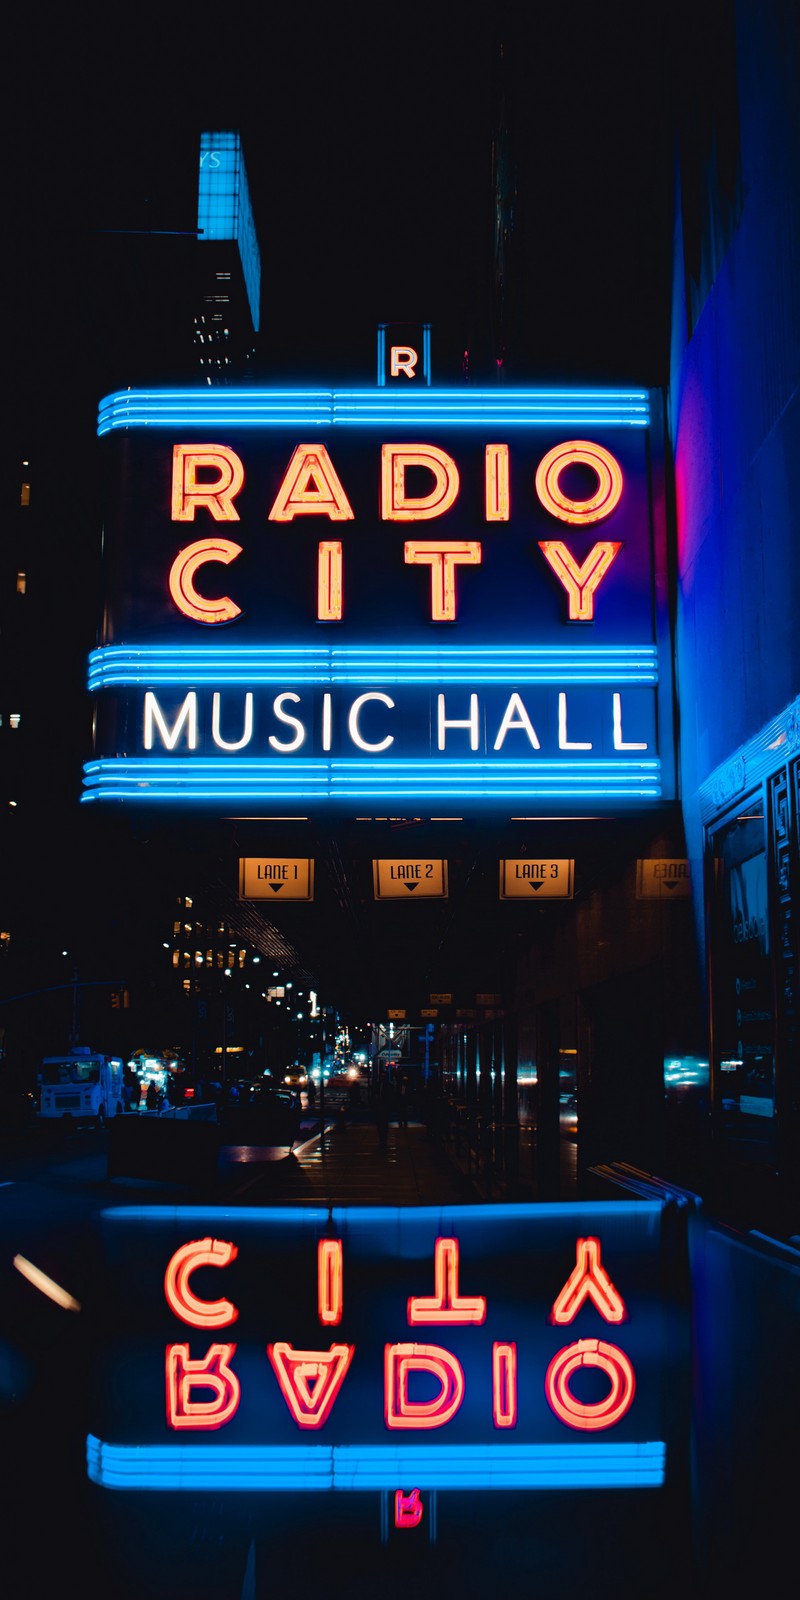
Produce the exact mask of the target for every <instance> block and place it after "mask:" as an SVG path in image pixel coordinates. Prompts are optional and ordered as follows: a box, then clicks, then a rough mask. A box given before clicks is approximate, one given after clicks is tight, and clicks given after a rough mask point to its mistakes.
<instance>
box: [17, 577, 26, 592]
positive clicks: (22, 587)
mask: <svg viewBox="0 0 800 1600" xmlns="http://www.w3.org/2000/svg"><path fill="white" fill-rule="evenodd" d="M27 586H28V579H27V574H26V573H24V572H18V573H17V594H24V593H25V591H26V589H27Z"/></svg>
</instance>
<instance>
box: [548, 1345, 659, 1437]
mask: <svg viewBox="0 0 800 1600" xmlns="http://www.w3.org/2000/svg"><path fill="white" fill-rule="evenodd" d="M579 1367H599V1368H600V1370H601V1371H602V1372H604V1373H605V1374H606V1376H607V1378H608V1379H609V1381H610V1384H611V1388H610V1389H609V1392H608V1394H607V1395H606V1398H605V1400H600V1401H597V1402H596V1403H594V1404H592V1405H583V1404H582V1403H581V1401H580V1400H576V1399H575V1397H574V1395H573V1394H572V1393H571V1392H570V1387H569V1380H570V1378H571V1377H572V1376H573V1374H574V1373H575V1372H577V1370H578V1368H579ZM544 1392H545V1397H546V1399H547V1404H548V1405H549V1406H550V1409H551V1410H552V1411H554V1412H555V1414H556V1416H557V1417H559V1418H560V1419H561V1421H562V1422H566V1424H567V1427H568V1428H579V1429H580V1430H581V1432H585V1433H593V1432H595V1431H596V1429H598V1428H612V1427H613V1426H614V1423H615V1422H619V1421H620V1418H622V1417H624V1415H625V1413H626V1411H629V1410H630V1408H631V1405H632V1404H633V1397H634V1394H635V1392H636V1379H635V1377H634V1373H633V1367H632V1366H631V1363H630V1361H629V1360H628V1357H627V1356H626V1355H625V1353H624V1351H622V1350H620V1349H618V1347H617V1346H616V1345H615V1344H604V1343H603V1341H602V1340H601V1339H578V1341H577V1343H576V1344H568V1345H565V1346H564V1349H563V1350H559V1351H558V1354H557V1355H554V1356H553V1359H552V1361H551V1362H550V1365H549V1367H548V1369H547V1372H546V1373H545V1379H544Z"/></svg>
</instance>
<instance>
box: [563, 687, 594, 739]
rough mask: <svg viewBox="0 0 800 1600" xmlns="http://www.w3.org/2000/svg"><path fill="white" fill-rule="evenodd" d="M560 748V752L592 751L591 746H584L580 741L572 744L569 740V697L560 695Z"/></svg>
mask: <svg viewBox="0 0 800 1600" xmlns="http://www.w3.org/2000/svg"><path fill="white" fill-rule="evenodd" d="M558 748H559V750H591V749H592V746H591V744H583V743H581V741H580V740H577V741H573V742H570V740H569V739H568V738H567V697H566V695H565V694H563V693H562V694H560V695H559V697H558Z"/></svg>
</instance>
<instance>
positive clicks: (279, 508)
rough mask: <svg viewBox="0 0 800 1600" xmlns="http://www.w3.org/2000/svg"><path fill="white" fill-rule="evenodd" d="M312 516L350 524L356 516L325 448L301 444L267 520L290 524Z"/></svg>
mask: <svg viewBox="0 0 800 1600" xmlns="http://www.w3.org/2000/svg"><path fill="white" fill-rule="evenodd" d="M313 516H321V517H330V520H331V522H348V521H350V520H351V519H352V516H353V512H352V508H351V505H350V501H349V500H348V498H347V495H346V494H345V492H344V489H343V488H342V485H341V483H340V482H339V479H338V477H337V474H336V469H335V467H334V465H333V462H332V461H331V458H330V456H329V455H328V452H327V450H326V449H325V446H324V444H299V445H298V446H297V449H296V450H295V452H294V455H293V456H292V459H291V461H290V462H289V465H288V467H287V468H286V473H285V475H284V479H283V482H282V484H281V486H280V488H279V490H278V493H277V495H276V496H275V504H274V506H273V507H272V510H271V511H270V514H269V519H268V520H269V521H270V522H291V521H292V520H293V518H294V517H313Z"/></svg>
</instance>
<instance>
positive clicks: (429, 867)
mask: <svg viewBox="0 0 800 1600" xmlns="http://www.w3.org/2000/svg"><path fill="white" fill-rule="evenodd" d="M372 881H373V886H374V890H375V899H376V900H446V899H447V862H446V861H422V860H419V861H409V860H396V861H373V863H372Z"/></svg>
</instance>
